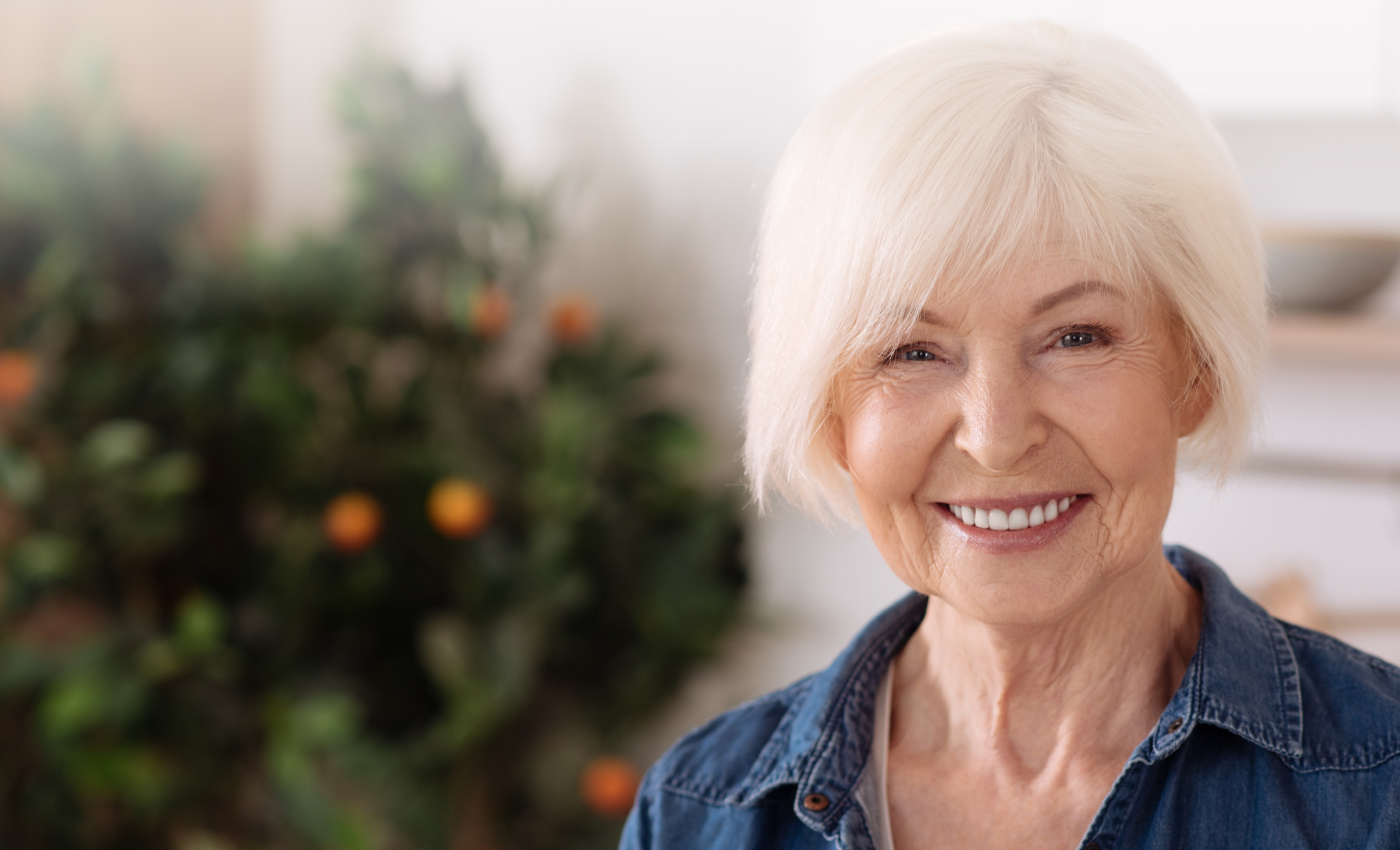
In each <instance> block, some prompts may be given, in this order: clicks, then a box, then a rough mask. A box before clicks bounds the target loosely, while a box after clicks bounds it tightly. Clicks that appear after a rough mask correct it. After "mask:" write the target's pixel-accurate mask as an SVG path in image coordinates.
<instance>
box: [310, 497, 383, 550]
mask: <svg viewBox="0 0 1400 850" xmlns="http://www.w3.org/2000/svg"><path fill="white" fill-rule="evenodd" d="M383 523H384V513H383V511H381V510H380V509H379V503H378V502H376V501H375V500H374V497H373V496H370V495H369V494H367V493H361V492H359V491H358V490H352V491H351V492H349V493H341V494H340V495H339V496H336V497H335V498H334V499H332V500H331V502H330V504H328V505H326V510H325V513H323V514H322V515H321V530H322V531H324V532H325V535H326V540H327V541H329V542H330V544H331V548H333V549H335V550H336V551H337V552H343V553H344V554H346V555H353V554H354V553H356V552H361V551H364V550H365V549H367V548H369V545H370V544H371V543H373V542H374V541H375V538H377V537H379V529H380V527H381V526H382V525H383Z"/></svg>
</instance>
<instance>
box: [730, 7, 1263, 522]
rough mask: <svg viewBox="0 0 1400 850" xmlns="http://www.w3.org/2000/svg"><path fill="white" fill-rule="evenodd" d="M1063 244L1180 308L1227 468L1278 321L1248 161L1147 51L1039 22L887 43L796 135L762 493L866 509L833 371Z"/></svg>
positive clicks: (773, 215) (763, 386)
mask: <svg viewBox="0 0 1400 850" xmlns="http://www.w3.org/2000/svg"><path fill="white" fill-rule="evenodd" d="M1052 244H1053V246H1054V247H1055V249H1056V250H1057V251H1060V252H1064V251H1066V250H1068V251H1072V252H1075V253H1076V254H1077V255H1078V256H1080V257H1081V258H1082V259H1085V260H1087V261H1089V262H1091V264H1093V265H1095V266H1096V267H1097V268H1099V269H1100V270H1101V271H1102V272H1103V273H1104V274H1107V275H1110V276H1111V277H1112V278H1113V279H1115V280H1116V281H1117V282H1119V283H1121V284H1123V285H1125V286H1128V287H1129V289H1130V292H1132V293H1134V295H1135V297H1137V298H1139V299H1140V303H1142V304H1143V305H1144V307H1145V308H1146V307H1147V306H1148V305H1155V306H1160V307H1164V308H1165V309H1166V310H1167V312H1168V315H1169V316H1170V317H1171V319H1172V322H1173V325H1174V327H1175V328H1176V329H1177V331H1178V333H1179V338H1180V339H1181V341H1182V342H1183V347H1184V348H1185V349H1186V351H1187V356H1188V357H1189V365H1190V366H1191V369H1192V375H1193V380H1195V381H1204V382H1205V386H1206V388H1207V389H1208V390H1209V391H1210V393H1211V395H1212V399H1213V403H1212V407H1211V410H1210V412H1209V414H1208V415H1207V417H1206V419H1205V420H1204V421H1203V422H1202V423H1201V426H1200V427H1199V428H1198V429H1197V430H1196V432H1195V433H1194V434H1192V435H1191V436H1190V437H1188V438H1187V439H1186V440H1185V441H1184V443H1183V446H1182V448H1183V450H1184V452H1185V455H1186V457H1187V458H1188V459H1189V460H1191V461H1192V462H1194V463H1195V464H1197V465H1199V466H1204V467H1206V468H1208V469H1210V470H1211V471H1213V472H1214V473H1215V474H1216V476H1217V478H1218V480H1222V481H1223V480H1224V478H1225V476H1227V475H1228V474H1229V472H1230V470H1231V469H1233V467H1234V466H1235V465H1236V463H1237V462H1238V460H1239V459H1240V457H1241V456H1242V454H1243V452H1244V451H1245V449H1246V448H1247V447H1248V444H1249V442H1250V439H1251V437H1252V433H1253V425H1252V422H1253V410H1254V396H1255V392H1256V386H1257V381H1258V373H1259V370H1260V365H1261V362H1262V359H1263V354H1264V351H1265V344H1266V336H1265V335H1266V331H1267V315H1268V307H1267V298H1266V295H1265V276H1264V264H1263V253H1262V250H1261V247H1260V242H1259V236H1258V230H1257V228H1256V226H1255V223H1254V218H1253V215H1252V213H1251V211H1250V207H1249V203H1248V200H1247V198H1246V196H1245V191H1244V185H1243V182H1242V181H1241V179H1240V177H1239V173H1238V171H1237V169H1236V168H1235V165H1234V162H1233V160H1232V159H1231V157H1230V154H1229V152H1228V151H1227V150H1226V148H1225V145H1224V143H1223V142H1222V140H1221V139H1220V136H1219V135H1218V134H1217V133H1216V131H1215V129H1214V128H1213V127H1212V126H1211V123H1210V121H1209V120H1208V119H1207V118H1206V117H1205V115H1204V114H1203V113H1202V112H1201V111H1200V110H1199V109H1197V108H1196V107H1195V106H1194V105H1193V104H1192V103H1191V102H1190V101H1189V99H1188V98H1187V97H1186V95H1185V94H1184V93H1183V92H1182V91H1181V90H1180V89H1179V88H1178V87H1177V86H1176V84H1175V83H1173V82H1172V81H1171V79H1170V78H1168V76H1167V74H1166V73H1165V72H1164V71H1163V70H1162V69H1161V68H1160V67H1158V65H1157V64H1156V63H1155V62H1153V61H1152V60H1151V59H1150V58H1148V57H1147V56H1146V55H1145V54H1143V53H1142V52H1140V51H1139V50H1137V49H1136V48H1134V47H1132V46H1131V45H1129V44H1127V43H1125V42H1123V41H1121V40H1119V39H1117V38H1113V37H1111V36H1107V35H1102V34H1096V33H1084V32H1072V31H1069V30H1066V29H1064V28H1062V27H1059V26H1056V25H1053V24H1047V23H1041V22H1036V23H1027V24H1002V25H994V26H988V27H985V28H979V29H973V30H963V31H954V32H949V33H945V34H942V35H938V36H935V37H932V38H929V39H927V40H924V41H920V42H917V43H915V44H912V45H910V46H907V47H904V48H902V49H898V50H896V51H894V52H892V53H890V54H889V55H887V56H885V57H884V58H883V59H881V60H879V61H878V62H876V63H875V64H874V65H873V66H871V67H870V68H868V69H866V70H865V71H863V72H862V73H860V74H859V75H857V76H856V77H855V78H853V79H852V80H850V81H848V82H847V83H846V84H845V85H843V86H842V87H840V88H839V89H837V90H836V91H835V92H834V93H833V94H832V95H831V96H830V97H828V98H827V99H826V100H825V101H824V102H823V103H822V104H821V105H820V106H818V107H817V109H816V110H815V111H814V112H813V113H812V114H811V115H810V116H809V117H808V118H807V120H806V121H805V122H804V123H803V124H802V127H801V128H800V129H799V130H798V132H797V135H796V136H795V137H794V138H793V140H792V142H791V144H790V145H789V146H788V149H787V151H786V153H784V155H783V158H782V160H781V162H780V163H779V166H778V170H777V174H776V176H775V178H774V181H773V185H772V188H771V190H770V194H769V196H768V200H767V207H766V210H765V213H764V217H763V223H762V228H761V232H760V236H759V241H758V253H757V262H756V266H755V277H756V281H755V292H754V298H753V313H752V318H751V324H750V337H751V343H752V363H751V371H750V376H749V387H748V398H747V402H746V404H747V434H746V446H745V462H746V466H747V469H748V474H749V478H750V483H751V486H752V488H753V492H754V495H755V498H756V499H757V501H758V504H759V507H760V508H762V507H764V505H765V503H766V502H767V500H768V499H769V498H770V497H771V495H772V493H773V492H774V491H778V492H781V493H782V494H784V495H785V496H787V498H788V499H789V500H790V501H792V502H794V503H796V504H798V505H800V506H803V507H806V508H808V509H810V510H812V511H814V512H815V513H817V514H818V515H819V516H822V517H825V518H831V517H833V516H839V517H845V518H848V519H853V518H854V516H855V512H854V510H853V503H852V499H851V497H850V489H849V481H848V478H847V476H846V474H845V472H844V471H843V470H842V469H841V468H840V466H839V464H838V463H837V461H836V459H835V457H834V456H833V454H832V451H831V447H830V444H829V440H828V439H827V429H828V427H829V425H830V422H831V417H832V414H833V406H832V405H833V400H832V399H833V387H834V384H835V381H836V379H837V378H838V376H840V375H841V374H842V372H843V371H844V370H846V369H848V368H849V367H850V366H851V365H853V363H854V362H856V359H857V358H859V357H860V356H861V355H863V354H865V355H868V354H869V353H870V352H871V351H872V349H876V348H883V349H886V350H887V349H888V347H889V346H891V345H892V344H893V343H894V340H895V338H896V337H897V336H898V335H900V334H902V333H906V332H907V331H908V330H909V329H910V328H912V325H913V323H914V317H915V315H916V314H917V310H918V308H919V307H921V306H923V305H924V304H926V303H928V302H929V301H930V299H933V300H937V299H940V298H944V297H958V296H959V295H966V294H968V293H969V292H974V291H976V290H977V289H978V288H980V287H985V286H987V285H989V284H991V283H992V282H993V281H994V280H995V278H996V277H997V276H998V274H999V273H1005V272H1006V271H1007V270H1010V269H1014V268H1015V267H1016V266H1017V265H1018V264H1021V263H1026V262H1033V261H1034V260H1035V259H1036V258H1037V257H1038V256H1043V254H1044V252H1046V250H1047V249H1048V248H1050V247H1051V246H1052ZM1155 306H1154V308H1155Z"/></svg>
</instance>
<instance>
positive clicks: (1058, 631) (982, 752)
mask: <svg viewBox="0 0 1400 850" xmlns="http://www.w3.org/2000/svg"><path fill="white" fill-rule="evenodd" d="M1154 554H1155V556H1156V557H1155V558H1152V559H1150V560H1148V561H1145V562H1144V563H1143V564H1142V565H1141V566H1140V567H1139V568H1137V569H1134V570H1131V571H1129V572H1128V573H1126V574H1124V575H1123V576H1122V577H1120V578H1119V579H1118V580H1117V581H1115V582H1114V583H1113V584H1112V585H1110V586H1108V587H1107V588H1105V589H1104V591H1103V592H1102V593H1100V594H1099V595H1098V596H1097V597H1096V598H1094V599H1093V600H1091V601H1090V602H1089V603H1088V604H1086V605H1085V606H1083V607H1081V608H1080V609H1079V610H1077V611H1075V612H1074V613H1073V614H1071V615H1069V616H1066V617H1064V618H1063V619H1061V620H1059V621H1056V622H1052V623H1043V624H1036V625H1031V626H1027V625H1016V626H1004V625H995V626H993V625H987V624H985V623H981V622H978V621H976V620H973V619H971V618H969V617H966V616H964V615H963V614H961V613H960V612H958V611H957V610H955V609H953V608H952V607H951V606H949V605H947V604H945V603H943V602H942V601H941V600H939V599H936V598H931V599H930V600H929V608H928V614H927V616H926V617H925V619H924V622H923V624H922V625H921V626H920V628H919V631H918V632H917V633H916V634H915V636H914V637H913V638H911V639H910V642H909V644H908V645H907V646H906V647H905V649H904V651H903V652H902V653H901V655H900V656H899V658H898V660H897V662H896V667H895V682H894V684H895V696H894V709H895V710H894V717H893V725H892V727H891V745H892V746H894V747H898V748H901V749H903V751H904V752H906V753H908V754H911V755H912V754H913V753H916V752H917V753H923V754H924V755H926V756H935V757H937V758H938V760H939V761H940V762H943V763H945V764H947V763H949V762H953V763H959V762H960V763H963V764H964V766H970V765H969V764H968V762H969V761H970V762H979V763H981V764H980V767H981V769H982V770H990V771H992V772H993V773H996V774H999V775H1001V778H1002V780H1004V781H1010V782H1011V783H1012V784H1013V785H1014V784H1020V783H1021V782H1026V783H1030V784H1039V783H1040V782H1041V781H1049V782H1056V781H1061V780H1065V779H1068V778H1069V777H1070V775H1071V774H1074V773H1077V772H1079V771H1081V770H1083V769H1085V768H1088V769H1090V770H1095V771H1099V770H1103V769H1106V768H1107V767H1108V766H1110V765H1111V766H1112V768H1113V770H1114V772H1115V773H1116V771H1117V769H1119V768H1121V766H1122V764H1123V762H1124V761H1126V759H1127V757H1128V755H1129V754H1130V753H1131V752H1132V750H1133V748H1134V747H1136V746H1137V744H1138V742H1139V741H1141V740H1142V739H1143V738H1144V737H1145V736H1146V734H1147V733H1148V732H1149V731H1150V730H1151V728H1152V727H1153V725H1154V724H1155V723H1156V722H1157V720H1158V718H1159V717H1160V715H1161V712H1162V710H1163V709H1164V708H1165V707H1166V704H1167V702H1168V701H1169V700H1170V699H1171V696H1172V694H1173V693H1174V692H1175V691H1176V689H1177V688H1178V687H1179V686H1180V683H1181V679H1182V676H1183V675H1184V673H1185V671H1186V666H1187V664H1188V663H1189V661H1190V659H1191V655H1192V653H1194V651H1195V647H1196V642H1197V639H1198V638H1199V635H1200V622H1201V615H1200V611H1201V606H1200V599H1199V595H1198V594H1197V593H1196V591H1195V590H1194V589H1193V588H1192V587H1191V586H1190V585H1189V584H1187V583H1186V581H1185V580H1184V579H1182V578H1181V576H1180V575H1179V574H1177V572H1176V570H1175V569H1173V568H1172V567H1171V565H1170V564H1169V563H1168V562H1167V561H1166V559H1165V558H1164V557H1163V556H1162V555H1161V553H1160V550H1157V551H1156V552H1155V553H1154Z"/></svg>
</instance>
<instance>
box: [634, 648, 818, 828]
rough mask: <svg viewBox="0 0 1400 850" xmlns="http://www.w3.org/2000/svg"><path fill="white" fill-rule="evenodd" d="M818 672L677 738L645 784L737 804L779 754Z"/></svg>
mask: <svg viewBox="0 0 1400 850" xmlns="http://www.w3.org/2000/svg"><path fill="white" fill-rule="evenodd" d="M817 675H818V674H813V675H810V676H806V677H803V678H802V679H799V680H798V681H796V682H794V683H793V684H791V685H789V686H787V687H785V688H782V689H781V690H777V691H772V692H771V693H767V694H764V695H763V696H760V697H757V698H756V699H752V700H750V701H748V702H746V703H744V704H742V705H739V706H736V707H735V708H732V709H730V710H728V711H726V712H724V713H723V714H721V715H719V716H718V717H715V718H714V719H713V720H711V721H709V722H708V723H705V724H704V725H702V726H699V727H697V728H695V729H693V730H691V731H690V732H689V733H687V734H686V735H684V736H683V737H681V738H680V739H679V740H678V741H676V743H674V744H673V745H672V746H671V748H670V749H669V750H667V751H666V754H665V755H663V756H662V757H661V759H660V760H659V761H657V763H656V764H655V765H654V766H653V767H652V769H651V771H650V772H649V773H648V776H647V780H648V784H650V785H653V786H656V788H657V790H667V791H672V792H677V793H681V794H685V795H687V796H691V797H695V798H697V799H700V800H703V801H706V802H711V803H737V802H740V801H741V798H744V797H746V796H747V794H746V791H748V790H751V789H750V788H749V786H750V785H752V780H753V779H754V778H755V777H757V776H760V775H763V774H765V773H766V772H767V770H765V768H769V767H771V766H772V765H773V764H774V763H775V762H776V761H777V760H778V758H779V756H780V755H781V751H783V750H785V749H786V748H785V747H784V746H783V744H784V743H785V740H786V735H785V732H787V731H788V730H790V728H791V726H792V722H793V718H794V716H795V715H797V714H799V713H800V709H801V706H802V704H803V703H804V701H805V699H806V697H807V695H808V694H809V692H810V691H811V688H812V683H813V680H814V679H816V677H817Z"/></svg>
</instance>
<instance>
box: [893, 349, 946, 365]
mask: <svg viewBox="0 0 1400 850" xmlns="http://www.w3.org/2000/svg"><path fill="white" fill-rule="evenodd" d="M899 359H900V360H908V361H911V362H914V363H927V362H930V361H933V360H937V359H938V357H937V356H936V355H934V353H933V352H932V351H926V350H925V349H922V348H911V349H908V350H906V351H901V352H899Z"/></svg>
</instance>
